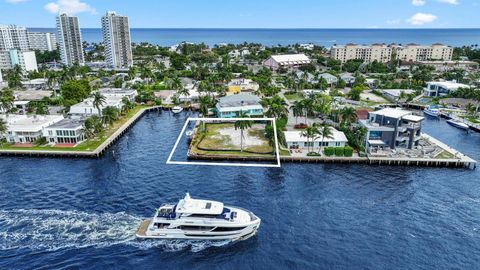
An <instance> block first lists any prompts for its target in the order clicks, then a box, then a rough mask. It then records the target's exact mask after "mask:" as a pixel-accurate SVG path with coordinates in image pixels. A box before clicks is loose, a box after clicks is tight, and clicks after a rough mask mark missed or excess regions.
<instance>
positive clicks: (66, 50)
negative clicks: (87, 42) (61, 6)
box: [57, 13, 85, 66]
mask: <svg viewBox="0 0 480 270" xmlns="http://www.w3.org/2000/svg"><path fill="white" fill-rule="evenodd" d="M57 42H58V47H59V48H60V57H61V59H62V63H63V64H65V65H67V66H71V65H73V64H75V63H78V64H80V65H83V64H85V60H84V57H83V48H82V35H81V33H80V26H79V24H78V17H75V16H68V15H67V14H65V13H62V14H59V15H58V16H57Z"/></svg>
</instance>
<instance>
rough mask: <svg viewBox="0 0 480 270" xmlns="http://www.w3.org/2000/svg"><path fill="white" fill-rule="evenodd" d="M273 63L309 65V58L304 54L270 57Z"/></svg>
mask: <svg viewBox="0 0 480 270" xmlns="http://www.w3.org/2000/svg"><path fill="white" fill-rule="evenodd" d="M271 57H272V59H273V60H275V62H277V63H279V64H282V63H285V64H290V63H298V64H307V63H310V58H308V56H306V55H305V54H303V53H301V54H284V55H272V56H271Z"/></svg>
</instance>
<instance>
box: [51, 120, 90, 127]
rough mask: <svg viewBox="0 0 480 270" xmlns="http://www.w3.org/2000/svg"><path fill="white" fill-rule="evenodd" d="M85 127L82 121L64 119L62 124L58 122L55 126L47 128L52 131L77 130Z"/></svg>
mask: <svg viewBox="0 0 480 270" xmlns="http://www.w3.org/2000/svg"><path fill="white" fill-rule="evenodd" d="M81 127H83V121H82V120H80V119H63V120H62V121H60V122H57V123H55V124H52V125H50V126H48V127H47V128H52V129H59V128H63V129H77V128H81Z"/></svg>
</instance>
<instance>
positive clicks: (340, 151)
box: [335, 147, 345, 157]
mask: <svg viewBox="0 0 480 270" xmlns="http://www.w3.org/2000/svg"><path fill="white" fill-rule="evenodd" d="M344 149H345V148H344V147H335V156H337V157H343V153H344Z"/></svg>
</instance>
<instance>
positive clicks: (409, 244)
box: [0, 111, 480, 270]
mask: <svg viewBox="0 0 480 270" xmlns="http://www.w3.org/2000/svg"><path fill="white" fill-rule="evenodd" d="M190 116H192V115H190V113H189V112H183V113H181V114H179V115H173V114H171V113H170V112H167V111H164V112H151V113H148V114H146V115H145V116H144V117H143V118H142V119H140V120H139V121H138V122H137V123H136V124H135V126H133V127H132V128H131V129H130V130H129V131H128V132H127V133H126V134H125V135H124V136H123V137H122V138H121V139H120V140H119V141H118V142H117V143H116V144H115V145H114V146H113V147H112V148H110V149H109V150H108V151H107V152H106V154H105V156H103V157H102V158H100V159H60V158H21V157H1V158H0V194H1V196H0V269H289V270H293V269H333V268H335V269H478V268H479V261H480V181H479V179H480V170H478V169H477V170H468V169H448V168H422V167H394V166H393V167H388V166H366V165H354V164H351V165H348V164H293V163H292V164H287V163H286V164H283V165H282V167H281V168H233V167H199V166H186V165H166V164H165V162H166V160H167V156H168V154H169V153H170V150H171V149H172V148H173V146H174V144H175V140H176V138H177V136H178V134H179V132H180V131H181V129H182V127H183V125H184V123H185V120H186V119H187V118H188V117H190ZM424 131H425V132H427V133H429V134H430V135H432V136H434V137H436V138H438V139H440V140H442V141H443V142H445V143H447V144H449V145H451V146H452V147H454V148H456V149H458V150H460V151H462V152H464V153H465V154H467V155H469V156H471V157H472V158H474V159H476V160H479V159H480V134H478V133H473V132H472V133H465V132H463V131H461V130H458V129H456V128H453V127H451V126H449V125H448V124H446V123H445V121H444V120H432V119H426V121H425V123H424ZM187 147H188V146H187V144H186V143H185V142H184V141H182V142H181V143H180V144H179V147H178V149H177V151H180V152H182V151H183V153H185V151H186V150H187ZM180 156H181V155H180ZM176 158H181V157H176ZM183 158H184V156H183ZM185 192H190V194H191V196H192V197H193V198H208V199H215V200H219V201H223V202H225V203H228V204H231V205H237V206H240V207H244V208H246V209H250V210H252V211H253V212H254V213H255V214H257V215H258V216H259V217H260V218H262V225H261V227H260V229H259V231H258V233H257V235H256V236H254V237H252V238H249V239H248V240H245V241H241V242H236V243H230V242H226V241H220V242H209V241H197V242H190V241H149V240H147V241H139V240H137V239H135V237H134V234H135V230H136V228H137V226H138V224H139V222H140V221H141V220H142V218H145V217H150V216H151V215H152V214H153V212H154V209H155V208H157V207H158V206H159V205H160V204H161V203H164V202H175V201H177V200H178V199H180V198H182V197H183V196H184V194H185Z"/></svg>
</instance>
